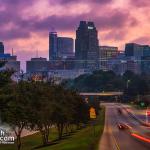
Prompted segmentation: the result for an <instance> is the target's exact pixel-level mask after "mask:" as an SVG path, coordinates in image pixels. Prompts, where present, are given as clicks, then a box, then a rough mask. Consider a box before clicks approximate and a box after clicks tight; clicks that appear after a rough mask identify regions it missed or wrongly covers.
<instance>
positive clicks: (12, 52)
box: [11, 48, 14, 56]
mask: <svg viewBox="0 0 150 150" xmlns="http://www.w3.org/2000/svg"><path fill="white" fill-rule="evenodd" d="M11 54H12V56H14V49H13V48H12V51H11Z"/></svg>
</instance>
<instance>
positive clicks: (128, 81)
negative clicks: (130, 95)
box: [126, 80, 131, 89]
mask: <svg viewBox="0 0 150 150" xmlns="http://www.w3.org/2000/svg"><path fill="white" fill-rule="evenodd" d="M130 82H131V81H130V80H127V85H126V86H127V89H128V87H129V83H130Z"/></svg>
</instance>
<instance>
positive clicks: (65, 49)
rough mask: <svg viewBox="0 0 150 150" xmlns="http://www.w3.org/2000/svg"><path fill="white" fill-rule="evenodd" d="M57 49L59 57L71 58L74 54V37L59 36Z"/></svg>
mask: <svg viewBox="0 0 150 150" xmlns="http://www.w3.org/2000/svg"><path fill="white" fill-rule="evenodd" d="M57 49H58V57H59V58H70V57H73V56H74V52H73V39H72V38H69V37H58V38H57Z"/></svg>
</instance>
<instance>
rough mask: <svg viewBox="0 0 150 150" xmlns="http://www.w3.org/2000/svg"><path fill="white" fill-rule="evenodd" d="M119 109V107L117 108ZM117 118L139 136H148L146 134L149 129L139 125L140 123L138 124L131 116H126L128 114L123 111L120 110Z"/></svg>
mask: <svg viewBox="0 0 150 150" xmlns="http://www.w3.org/2000/svg"><path fill="white" fill-rule="evenodd" d="M119 108H120V109H121V107H119ZM118 117H120V119H122V120H123V121H125V122H126V123H127V124H128V125H129V126H131V127H132V130H133V131H135V132H139V133H141V134H145V135H148V133H149V132H150V128H149V127H146V126H143V125H141V123H139V122H138V121H137V120H135V119H134V118H133V117H132V116H130V115H129V114H128V112H127V111H126V110H124V109H122V114H119V113H118Z"/></svg>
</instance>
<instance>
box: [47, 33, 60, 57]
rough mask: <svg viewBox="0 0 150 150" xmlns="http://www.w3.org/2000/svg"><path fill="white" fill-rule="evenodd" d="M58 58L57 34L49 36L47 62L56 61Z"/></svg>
mask: <svg viewBox="0 0 150 150" xmlns="http://www.w3.org/2000/svg"><path fill="white" fill-rule="evenodd" d="M57 57H58V49H57V32H50V34H49V60H56V59H57Z"/></svg>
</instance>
